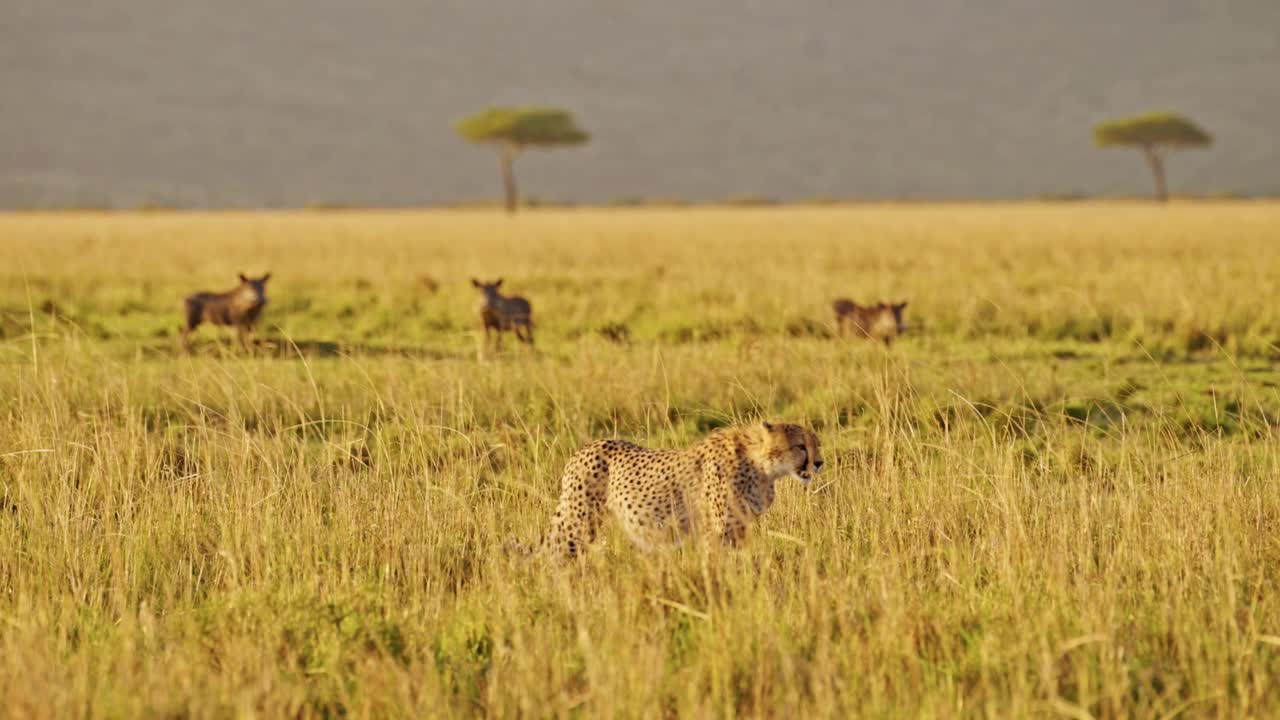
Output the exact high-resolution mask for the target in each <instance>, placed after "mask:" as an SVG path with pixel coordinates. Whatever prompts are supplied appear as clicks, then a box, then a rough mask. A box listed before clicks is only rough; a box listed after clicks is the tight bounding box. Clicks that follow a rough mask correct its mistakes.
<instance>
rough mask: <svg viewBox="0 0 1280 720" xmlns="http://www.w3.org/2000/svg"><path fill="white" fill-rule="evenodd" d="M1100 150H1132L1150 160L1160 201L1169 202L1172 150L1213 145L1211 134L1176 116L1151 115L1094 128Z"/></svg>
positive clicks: (1110, 122) (1094, 137)
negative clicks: (1167, 156)
mask: <svg viewBox="0 0 1280 720" xmlns="http://www.w3.org/2000/svg"><path fill="white" fill-rule="evenodd" d="M1093 141H1094V143H1095V144H1096V145H1097V146H1098V147H1132V148H1137V149H1139V150H1141V151H1142V153H1143V155H1145V156H1146V159H1147V166H1148V167H1150V168H1151V176H1152V177H1153V178H1154V179H1155V183H1156V200H1158V201H1160V202H1167V201H1168V200H1169V190H1168V187H1167V186H1166V184H1165V178H1164V156H1165V153H1166V152H1168V151H1169V150H1180V149H1184V148H1197V147H1205V146H1207V145H1209V144H1210V143H1212V142H1213V138H1211V137H1210V136H1209V133H1207V132H1205V131H1204V130H1202V129H1201V128H1200V126H1198V125H1196V124H1195V123H1193V122H1191V121H1190V120H1188V119H1186V118H1184V117H1182V116H1181V115H1175V114H1173V113H1149V114H1147V115H1136V116H1134V117H1127V118H1120V119H1118V120H1111V121H1108V122H1104V123H1100V124H1098V125H1096V126H1094V128H1093Z"/></svg>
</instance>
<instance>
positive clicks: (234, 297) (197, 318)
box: [182, 273, 271, 350]
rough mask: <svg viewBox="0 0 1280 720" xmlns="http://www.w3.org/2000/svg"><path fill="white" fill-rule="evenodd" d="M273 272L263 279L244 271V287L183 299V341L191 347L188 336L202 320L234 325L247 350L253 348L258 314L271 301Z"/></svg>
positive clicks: (242, 282)
mask: <svg viewBox="0 0 1280 720" xmlns="http://www.w3.org/2000/svg"><path fill="white" fill-rule="evenodd" d="M270 279H271V273H267V274H266V275H263V276H262V277H260V278H251V277H246V276H245V274H244V273H240V287H238V288H236V289H235V290H228V291H227V292H224V293H211V292H198V293H196V294H195V295H190V296H188V297H187V299H186V300H183V301H182V307H183V310H184V315H185V317H186V321H187V322H186V324H185V325H183V327H182V344H183V346H184V347H187V346H188V343H187V340H188V336H189V335H190V334H191V331H192V330H195V329H196V328H197V327H199V326H200V323H205V322H207V323H212V324H214V325H234V326H235V328H236V337H237V338H238V339H239V340H240V345H241V346H242V347H244V349H246V350H248V349H249V335H251V334H252V333H253V324H254V323H255V322H257V321H258V314H259V313H261V312H262V308H263V307H265V306H266V304H267V281H268V280H270Z"/></svg>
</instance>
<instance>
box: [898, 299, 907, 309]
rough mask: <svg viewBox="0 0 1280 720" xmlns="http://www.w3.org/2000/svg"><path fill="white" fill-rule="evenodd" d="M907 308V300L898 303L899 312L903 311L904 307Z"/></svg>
mask: <svg viewBox="0 0 1280 720" xmlns="http://www.w3.org/2000/svg"><path fill="white" fill-rule="evenodd" d="M906 306H907V301H906V300H903V301H902V302H900V303H898V309H899V310H901V309H902V308H904V307H906Z"/></svg>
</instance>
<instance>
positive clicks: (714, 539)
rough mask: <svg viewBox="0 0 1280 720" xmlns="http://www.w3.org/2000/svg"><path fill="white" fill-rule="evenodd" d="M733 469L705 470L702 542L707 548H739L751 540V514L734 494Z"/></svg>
mask: <svg viewBox="0 0 1280 720" xmlns="http://www.w3.org/2000/svg"><path fill="white" fill-rule="evenodd" d="M731 472H732V470H731V469H730V468H720V467H718V466H717V465H716V464H714V463H706V464H704V465H703V466H702V493H703V495H702V502H701V505H702V512H701V513H700V514H701V515H702V518H701V520H702V539H703V542H705V543H706V546H707V548H709V549H710V548H737V547H740V546H741V545H742V543H743V542H744V541H745V540H746V538H747V521H748V519H749V516H748V514H747V513H746V512H745V508H743V507H742V503H741V502H740V501H739V500H738V498H736V497H735V495H734V493H733V487H732V483H731V482H730V480H729V477H728V476H729V473H731Z"/></svg>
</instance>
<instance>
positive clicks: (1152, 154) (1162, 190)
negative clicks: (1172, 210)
mask: <svg viewBox="0 0 1280 720" xmlns="http://www.w3.org/2000/svg"><path fill="white" fill-rule="evenodd" d="M1142 152H1144V153H1145V154H1146V156H1147V167H1150V168H1151V176H1152V177H1153V178H1155V181H1156V202H1169V188H1168V186H1167V185H1166V184H1165V180H1164V158H1163V157H1161V156H1160V151H1159V150H1157V149H1156V148H1155V146H1153V145H1143V146H1142Z"/></svg>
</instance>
